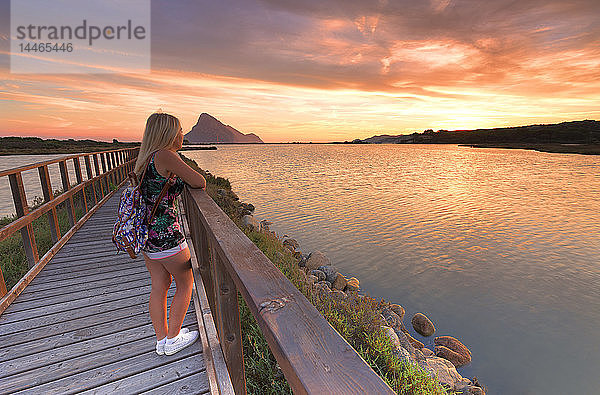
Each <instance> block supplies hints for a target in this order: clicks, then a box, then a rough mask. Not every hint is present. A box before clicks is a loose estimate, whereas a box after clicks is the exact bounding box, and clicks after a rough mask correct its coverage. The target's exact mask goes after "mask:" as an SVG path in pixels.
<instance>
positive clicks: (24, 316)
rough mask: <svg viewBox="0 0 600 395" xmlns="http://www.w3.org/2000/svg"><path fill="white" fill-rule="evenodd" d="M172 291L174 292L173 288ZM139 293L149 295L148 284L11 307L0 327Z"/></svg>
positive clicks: (46, 319) (52, 316) (4, 315)
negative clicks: (77, 297) (50, 302)
mask: <svg viewBox="0 0 600 395" xmlns="http://www.w3.org/2000/svg"><path fill="white" fill-rule="evenodd" d="M173 292H175V289H174V288H173ZM139 295H146V296H149V295H150V284H148V285H145V286H139V287H134V288H128V289H122V290H119V291H115V292H112V293H106V294H99V295H95V296H94V297H93V298H84V299H73V300H68V301H64V302H59V303H55V304H49V305H46V306H40V307H34V308H31V309H26V310H19V311H14V309H13V311H5V312H4V314H2V316H1V317H0V328H2V325H5V324H8V323H11V322H22V321H25V320H32V319H34V318H37V317H44V318H45V320H44V321H45V322H47V321H48V320H49V319H50V318H52V319H55V317H57V315H58V314H62V313H70V312H71V311H74V310H77V312H78V310H80V309H83V308H87V307H90V306H96V305H99V304H103V303H108V302H112V301H117V300H121V299H126V298H132V297H135V296H139ZM77 312H76V313H77ZM72 316H73V314H69V315H68V316H67V317H72ZM66 319H69V318H66Z"/></svg>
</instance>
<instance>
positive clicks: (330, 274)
mask: <svg viewBox="0 0 600 395" xmlns="http://www.w3.org/2000/svg"><path fill="white" fill-rule="evenodd" d="M318 269H319V270H320V271H322V272H323V273H325V276H326V277H327V281H329V282H331V283H333V282H334V281H335V279H336V278H337V275H338V270H337V268H336V267H335V266H331V265H323V266H319V267H318Z"/></svg>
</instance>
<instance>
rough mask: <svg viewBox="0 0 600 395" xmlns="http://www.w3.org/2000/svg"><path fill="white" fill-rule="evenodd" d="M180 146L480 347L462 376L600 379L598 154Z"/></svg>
mask: <svg viewBox="0 0 600 395" xmlns="http://www.w3.org/2000/svg"><path fill="white" fill-rule="evenodd" d="M185 154H186V155H187V156H188V157H190V158H192V159H195V160H196V161H197V162H198V164H199V165H200V167H202V168H204V169H208V170H210V171H211V172H212V173H213V174H215V175H219V176H223V177H227V178H229V179H230V181H231V182H232V185H233V188H234V190H235V191H236V193H238V195H239V196H240V198H241V199H242V200H244V201H247V202H251V203H253V204H254V205H255V206H256V207H257V209H256V212H255V216H257V217H259V218H268V219H269V220H270V221H273V222H274V224H273V225H272V226H271V228H272V229H273V230H275V231H277V232H278V233H281V234H283V233H286V234H289V235H290V236H292V237H295V238H297V239H298V241H299V243H300V247H301V249H302V250H303V251H304V252H308V251H313V250H317V249H318V250H321V251H323V252H325V253H327V255H328V256H330V257H331V258H332V261H333V262H334V263H335V264H336V265H337V266H338V267H339V268H340V269H341V271H342V272H344V273H347V274H350V275H356V276H357V277H358V278H359V279H360V281H361V288H363V289H364V290H365V291H367V292H369V293H370V294H372V295H375V296H380V297H384V298H385V299H387V300H391V301H393V302H398V303H401V304H402V305H404V307H405V308H406V310H407V321H408V320H410V316H411V315H412V314H413V313H414V312H417V311H423V312H425V313H426V314H428V316H429V317H430V318H431V319H432V320H433V321H434V323H435V324H436V326H437V329H438V332H437V333H438V334H440V335H442V334H449V335H453V336H455V337H457V338H459V339H461V340H462V341H463V342H464V343H465V344H467V345H468V346H469V347H470V349H471V350H472V352H473V356H474V361H473V364H472V365H471V366H468V367H465V368H463V369H461V373H462V374H463V375H467V376H473V375H475V376H478V377H479V378H480V379H481V380H482V382H483V383H484V384H485V385H487V386H488V387H489V389H490V393H492V394H493V393H506V394H518V393H536V394H537V393H555V394H563V393H573V392H574V391H575V392H579V393H594V392H596V391H597V389H598V388H600V379H599V376H598V375H597V374H596V371H597V369H598V368H599V367H600V353H599V352H598V351H600V349H599V348H600V341H599V340H598V339H597V335H598V334H599V331H598V329H599V328H600V286H599V284H600V265H599V262H600V259H599V258H600V228H599V226H598V224H599V223H600V215H599V212H598V193H599V192H600V176H599V174H598V166H599V164H600V160H599V159H600V158H598V157H596V156H583V155H568V154H551V153H540V152H534V151H523V150H501V149H472V148H467V147H457V146H448V145H442V146H433V145H316V144H315V145H265V146H259V145H249V146H240V145H235V146H219V149H218V150H217V151H187V152H185ZM417 336H418V335H417ZM418 338H419V339H420V340H422V341H423V342H424V343H426V344H429V345H431V343H432V339H424V338H422V337H418Z"/></svg>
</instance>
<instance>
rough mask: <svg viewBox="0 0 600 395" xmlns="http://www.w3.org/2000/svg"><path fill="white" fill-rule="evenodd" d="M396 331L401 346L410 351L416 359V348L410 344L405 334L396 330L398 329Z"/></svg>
mask: <svg viewBox="0 0 600 395" xmlns="http://www.w3.org/2000/svg"><path fill="white" fill-rule="evenodd" d="M394 331H395V332H396V335H398V340H400V345H401V346H402V348H404V349H405V350H406V351H408V353H409V355H410V356H411V358H414V357H415V348H414V347H413V345H412V344H410V342H409V341H408V339H407V338H406V335H405V334H404V332H402V331H399V330H396V329H394Z"/></svg>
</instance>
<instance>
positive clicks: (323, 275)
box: [310, 269, 327, 281]
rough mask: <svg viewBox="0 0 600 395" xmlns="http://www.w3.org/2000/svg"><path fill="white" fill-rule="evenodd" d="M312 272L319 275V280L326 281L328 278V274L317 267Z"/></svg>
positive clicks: (316, 275)
mask: <svg viewBox="0 0 600 395" xmlns="http://www.w3.org/2000/svg"><path fill="white" fill-rule="evenodd" d="M310 274H312V275H313V276H315V277H317V281H325V280H327V276H325V273H323V272H322V271H320V270H318V269H315V270H311V271H310Z"/></svg>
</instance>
